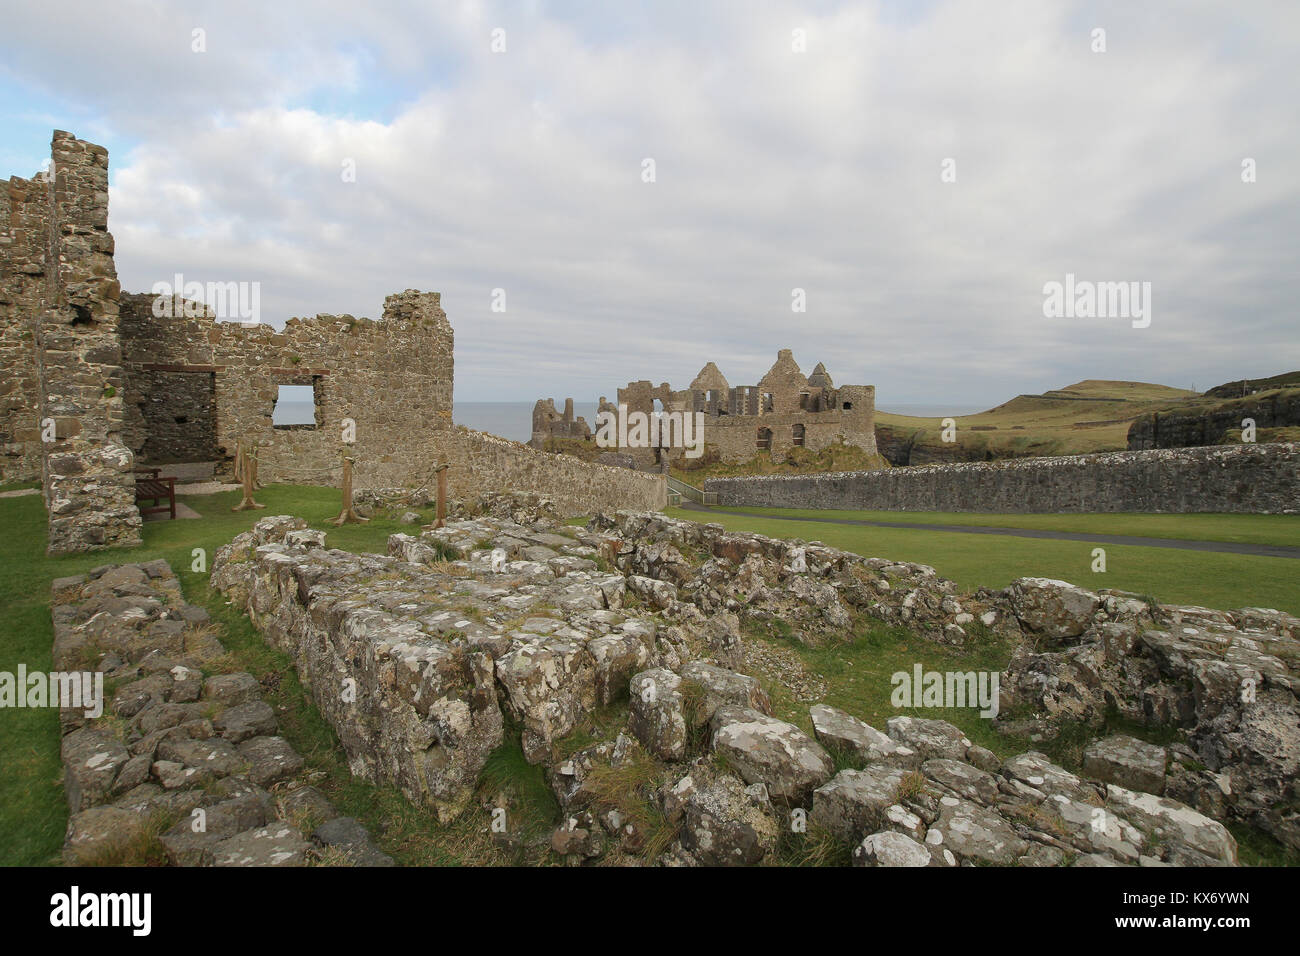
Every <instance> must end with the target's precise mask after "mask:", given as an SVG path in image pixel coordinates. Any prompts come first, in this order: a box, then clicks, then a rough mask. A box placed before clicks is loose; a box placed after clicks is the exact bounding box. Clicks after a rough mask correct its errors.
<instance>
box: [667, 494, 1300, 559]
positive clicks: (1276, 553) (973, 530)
mask: <svg viewBox="0 0 1300 956" xmlns="http://www.w3.org/2000/svg"><path fill="white" fill-rule="evenodd" d="M681 507H682V508H683V509H685V510H686V511H699V512H703V513H704V514H709V513H713V514H728V515H740V516H741V517H745V518H772V519H773V520H776V521H811V522H814V523H816V524H848V525H863V526H867V527H873V528H912V529H915V530H917V531H956V532H959V533H961V534H999V535H1009V536H1010V537H1013V538H1048V539H1053V540H1058V541H1091V542H1096V543H1097V544H1129V545H1135V546H1137V547H1140V548H1174V549H1175V550H1179V551H1219V552H1222V553H1224V554H1253V555H1256V556H1258V557H1264V558H1300V548H1296V547H1291V546H1288V545H1283V544H1246V543H1241V542H1236V541H1184V540H1182V539H1181V538H1139V537H1137V536H1135V535H1126V534H1086V533H1084V532H1079V531H1040V530H1038V529H1036V528H987V527H978V526H975V525H962V524H917V523H914V522H911V521H866V520H862V519H857V518H811V517H805V516H802V515H756V514H750V513H749V512H748V511H732V510H729V509H727V508H717V507H705V506H704V505H697V504H695V503H694V502H693V501H687V502H683V503H682V505H681Z"/></svg>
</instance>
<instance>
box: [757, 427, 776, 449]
mask: <svg viewBox="0 0 1300 956" xmlns="http://www.w3.org/2000/svg"><path fill="white" fill-rule="evenodd" d="M755 447H756V448H771V447H772V429H770V428H760V429H759V430H758V442H757V443H756V445H755Z"/></svg>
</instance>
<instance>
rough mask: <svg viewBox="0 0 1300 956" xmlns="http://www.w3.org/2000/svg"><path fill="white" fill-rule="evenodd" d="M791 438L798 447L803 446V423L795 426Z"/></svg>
mask: <svg viewBox="0 0 1300 956" xmlns="http://www.w3.org/2000/svg"><path fill="white" fill-rule="evenodd" d="M791 438H792V440H793V441H794V443H795V445H796V446H797V447H799V448H802V447H803V426H802V425H795V426H794V429H793V433H792V436H791Z"/></svg>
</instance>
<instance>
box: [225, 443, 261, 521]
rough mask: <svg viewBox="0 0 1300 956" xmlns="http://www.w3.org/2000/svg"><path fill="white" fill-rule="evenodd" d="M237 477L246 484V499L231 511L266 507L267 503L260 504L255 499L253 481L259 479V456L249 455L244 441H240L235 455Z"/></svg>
mask: <svg viewBox="0 0 1300 956" xmlns="http://www.w3.org/2000/svg"><path fill="white" fill-rule="evenodd" d="M235 469H236V477H237V478H239V480H240V482H241V483H242V484H243V486H244V500H243V501H241V502H240V503H239V504H237V505H235V507H233V508H231V509H230V510H231V511H252V510H255V509H258V508H265V507H266V505H259V504H258V503H257V502H256V501H254V500H253V483H254V482H255V481H257V458H256V456H255V455H249V454H247V453H246V452H245V451H244V443H243V442H240V443H239V451H238V453H237V454H236V455H235Z"/></svg>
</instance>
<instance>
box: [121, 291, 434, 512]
mask: <svg viewBox="0 0 1300 956" xmlns="http://www.w3.org/2000/svg"><path fill="white" fill-rule="evenodd" d="M154 300H155V297H154V296H152V295H127V296H124V297H123V303H124V305H123V323H122V343H123V352H124V355H125V364H126V369H127V379H128V387H127V408H128V412H129V420H128V427H127V436H128V440H129V441H130V443H131V445H132V447H133V448H135V449H136V450H139V451H142V452H143V453H144V454H143V455H142V458H143V459H144V460H146V461H149V462H152V461H163V460H165V458H162V457H156V456H158V455H159V454H162V453H165V449H166V447H167V446H166V445H165V444H160V443H159V442H160V439H159V438H158V437H157V432H156V431H155V430H154V429H153V428H152V427H151V425H150V422H149V417H150V414H151V413H150V412H149V411H148V410H149V409H151V408H152V407H153V403H155V402H156V401H158V399H159V397H160V396H159V395H158V393H157V386H158V384H159V382H160V379H159V376H160V375H164V376H173V377H176V376H185V377H190V378H192V380H193V383H194V389H193V391H194V392H195V393H196V394H197V393H199V392H201V390H202V388H203V387H205V386H204V385H203V383H204V382H210V383H211V387H212V389H213V395H214V402H215V419H216V428H215V448H216V453H217V457H218V460H220V461H223V462H224V463H226V464H227V465H228V464H229V463H231V462H232V461H233V458H234V456H235V452H236V449H237V447H238V444H239V442H240V441H241V440H242V441H244V442H245V444H246V445H251V444H253V443H256V444H257V447H258V454H259V460H260V465H259V478H260V479H261V480H262V481H263V482H294V483H301V484H334V483H337V482H338V481H339V480H340V479H341V475H342V456H343V454H344V452H345V451H346V452H347V454H349V455H351V456H353V457H355V459H356V462H357V464H356V484H357V487H384V486H389V485H402V484H407V483H409V482H410V481H412V479H413V478H414V477H416V476H417V475H419V474H423V473H426V472H428V471H430V470H431V469H432V467H433V466H434V465H435V464H436V463H437V461H438V456H439V453H440V450H441V447H442V445H443V444H444V442H443V439H445V437H446V436H447V434H448V433H449V431H450V429H451V409H452V382H453V379H454V367H453V356H452V348H453V333H452V329H451V325H450V323H448V321H447V315H446V313H445V312H444V311H443V310H442V306H441V304H440V295H439V293H437V292H428V293H421V292H417V291H414V290H409V289H408V290H407V291H406V292H402V293H399V294H396V295H390V296H388V298H387V299H386V300H385V301H384V313H383V319H382V320H381V321H372V320H370V319H364V318H363V319H356V318H353V317H352V316H333V315H318V316H316V317H315V318H314V319H290V320H289V321H288V322H287V323H286V324H285V327H284V328H283V329H282V330H278V331H277V330H276V329H274V328H272V327H271V326H269V325H264V324H263V325H255V326H245V325H242V324H240V323H237V322H218V321H215V320H214V317H213V316H212V315H211V314H210V313H208V312H206V311H205V312H204V313H203V314H201V315H198V316H187V315H186V314H185V310H184V309H183V308H181V307H180V305H179V304H177V305H176V306H175V307H173V308H171V309H170V310H162V311H164V312H165V311H171V312H172V313H173V316H174V317H167V316H165V315H164V316H163V317H157V316H155V315H154V314H153V312H154V309H153V303H154ZM281 385H306V386H312V387H313V388H314V394H315V396H316V402H317V409H316V421H317V424H315V425H293V426H288V427H284V426H274V425H273V424H272V415H273V412H274V409H275V404H276V399H277V396H278V393H279V386H281ZM344 419H351V420H352V421H353V422H355V423H356V435H355V438H356V440H355V442H354V443H352V444H350V445H345V444H344V442H343V422H344ZM190 437H191V445H190V446H188V450H189V451H190V452H191V453H197V450H198V449H197V446H196V445H194V444H193V443H195V442H197V441H199V440H200V436H198V435H197V434H196V432H195V431H194V430H191V432H190ZM162 441H164V442H165V439H163V440H162ZM151 442H152V444H151ZM172 460H179V459H176V458H172ZM191 460H193V459H191Z"/></svg>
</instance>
